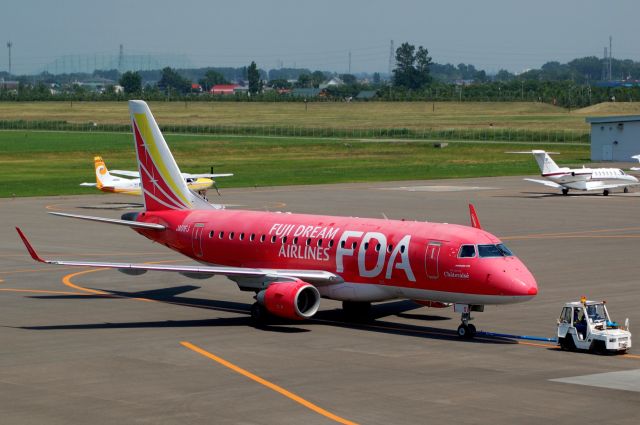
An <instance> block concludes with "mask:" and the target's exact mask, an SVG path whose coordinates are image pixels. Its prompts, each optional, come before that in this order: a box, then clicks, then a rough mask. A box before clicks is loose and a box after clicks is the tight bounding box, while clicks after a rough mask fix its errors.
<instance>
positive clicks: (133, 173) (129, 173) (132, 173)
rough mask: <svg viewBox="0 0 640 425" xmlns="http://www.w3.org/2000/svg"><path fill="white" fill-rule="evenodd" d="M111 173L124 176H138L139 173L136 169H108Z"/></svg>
mask: <svg viewBox="0 0 640 425" xmlns="http://www.w3.org/2000/svg"><path fill="white" fill-rule="evenodd" d="M109 172H110V173H111V174H116V175H118V176H126V177H135V178H140V173H139V172H137V171H126V170H109Z"/></svg>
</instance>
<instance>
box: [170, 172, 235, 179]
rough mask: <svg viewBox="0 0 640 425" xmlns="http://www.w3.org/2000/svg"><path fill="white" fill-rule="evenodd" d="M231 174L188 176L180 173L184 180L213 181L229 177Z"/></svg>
mask: <svg viewBox="0 0 640 425" xmlns="http://www.w3.org/2000/svg"><path fill="white" fill-rule="evenodd" d="M231 176H233V173H223V174H189V173H182V177H184V178H185V179H201V178H203V179H215V178H216V177H231Z"/></svg>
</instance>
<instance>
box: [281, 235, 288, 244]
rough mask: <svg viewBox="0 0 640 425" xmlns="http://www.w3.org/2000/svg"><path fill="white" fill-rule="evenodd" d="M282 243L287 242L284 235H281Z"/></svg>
mask: <svg viewBox="0 0 640 425" xmlns="http://www.w3.org/2000/svg"><path fill="white" fill-rule="evenodd" d="M282 243H283V244H285V243H287V237H286V236H283V237H282Z"/></svg>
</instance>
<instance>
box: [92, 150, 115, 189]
mask: <svg viewBox="0 0 640 425" xmlns="http://www.w3.org/2000/svg"><path fill="white" fill-rule="evenodd" d="M93 165H94V167H95V170H96V187H97V188H98V189H102V188H103V187H104V186H108V185H109V183H110V180H111V174H109V170H108V169H107V165H106V164H105V163H104V161H103V160H102V157H101V156H94V157H93Z"/></svg>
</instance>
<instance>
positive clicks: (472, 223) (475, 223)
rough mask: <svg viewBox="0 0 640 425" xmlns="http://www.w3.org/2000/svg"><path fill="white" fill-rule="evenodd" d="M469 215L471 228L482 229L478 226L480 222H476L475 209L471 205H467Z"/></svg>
mask: <svg viewBox="0 0 640 425" xmlns="http://www.w3.org/2000/svg"><path fill="white" fill-rule="evenodd" d="M469 215H470V216H471V227H475V228H476V229H482V226H481V225H480V220H478V214H477V213H476V208H475V207H474V206H473V204H469Z"/></svg>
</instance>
